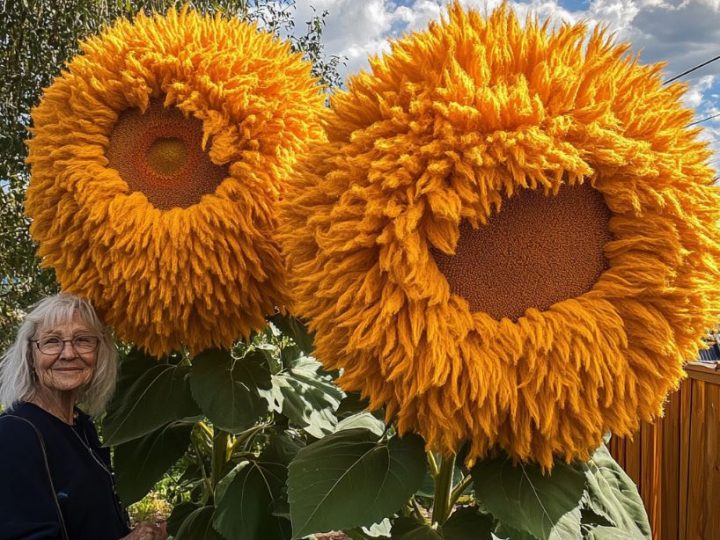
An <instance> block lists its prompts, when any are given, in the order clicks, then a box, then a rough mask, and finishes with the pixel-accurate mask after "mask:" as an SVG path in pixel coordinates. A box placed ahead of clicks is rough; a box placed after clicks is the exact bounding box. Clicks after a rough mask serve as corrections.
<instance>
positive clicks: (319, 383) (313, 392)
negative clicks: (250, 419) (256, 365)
mask: <svg viewBox="0 0 720 540" xmlns="http://www.w3.org/2000/svg"><path fill="white" fill-rule="evenodd" d="M321 367H322V366H321V365H320V362H318V361H317V360H315V359H314V358H312V357H310V356H300V357H298V358H296V359H295V360H294V361H293V362H292V363H291V364H289V365H288V366H286V367H285V368H284V369H283V370H282V371H281V372H280V373H277V374H275V375H273V376H272V385H271V386H270V387H269V388H263V389H261V390H260V392H259V393H260V395H262V396H263V397H264V398H265V399H266V400H267V402H268V404H269V406H270V410H271V411H275V412H279V413H282V414H283V415H285V416H287V418H288V419H289V420H290V421H291V422H292V423H293V424H295V425H297V426H299V427H301V428H303V429H304V430H305V431H307V432H308V433H309V434H310V435H312V436H313V437H316V438H320V437H322V436H323V435H326V434H327V433H331V432H332V431H334V430H335V426H336V425H337V418H336V417H335V414H334V412H335V411H336V410H337V408H338V406H339V405H340V401H341V400H342V399H343V398H344V397H345V394H344V393H343V391H342V390H340V389H339V388H338V387H337V386H335V385H334V384H333V382H332V377H331V376H330V375H327V374H323V373H321V372H320V370H321Z"/></svg>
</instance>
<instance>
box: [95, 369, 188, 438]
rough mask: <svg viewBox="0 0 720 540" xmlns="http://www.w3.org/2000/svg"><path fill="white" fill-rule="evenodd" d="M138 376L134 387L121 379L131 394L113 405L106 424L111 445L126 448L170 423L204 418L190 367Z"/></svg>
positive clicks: (127, 392)
mask: <svg viewBox="0 0 720 540" xmlns="http://www.w3.org/2000/svg"><path fill="white" fill-rule="evenodd" d="M133 365H134V364H133ZM121 372H122V365H121ZM137 374H138V376H137V378H136V379H135V380H134V382H132V383H130V380H129V379H128V378H127V377H125V378H123V377H122V375H121V379H123V381H124V384H126V385H127V390H126V391H125V392H123V394H122V395H119V396H118V399H116V400H115V401H114V402H113V404H112V406H111V407H110V408H109V411H108V414H107V416H106V417H105V421H104V422H103V435H104V437H105V444H107V445H111V446H114V445H118V444H122V443H124V442H127V441H131V440H133V439H137V438H138V437H142V436H143V435H147V434H148V433H151V432H153V431H155V430H156V429H158V428H160V427H162V426H164V425H166V424H169V423H170V422H175V421H177V420H183V419H193V418H198V417H200V415H201V413H200V409H199V408H198V406H197V404H196V403H195V401H194V400H193V398H192V394H191V393H190V385H189V381H188V378H189V376H190V367H189V366H176V365H173V364H154V365H153V366H152V367H149V368H148V369H146V370H145V371H142V372H139V371H138V372H137Z"/></svg>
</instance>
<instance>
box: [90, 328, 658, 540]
mask: <svg viewBox="0 0 720 540" xmlns="http://www.w3.org/2000/svg"><path fill="white" fill-rule="evenodd" d="M289 322H290V320H288V319H287V318H282V319H278V318H277V317H275V319H274V323H273V324H272V325H269V326H268V328H267V329H266V330H265V331H264V332H262V333H260V334H258V335H256V336H255V337H254V339H253V340H252V341H251V342H249V343H240V344H238V346H237V347H235V349H234V350H233V351H231V352H230V351H207V352H205V353H201V354H199V355H198V356H197V357H195V358H194V359H190V358H187V357H184V356H182V355H173V356H171V357H170V358H165V359H162V360H159V361H156V360H154V359H151V358H148V357H146V356H145V355H143V353H142V352H140V351H137V350H130V351H129V353H128V354H127V355H126V357H125V358H124V359H123V361H122V362H121V371H120V375H121V376H120V382H119V388H120V392H119V394H118V397H117V398H116V399H115V400H114V401H113V403H112V404H111V407H110V410H109V412H108V416H107V420H106V422H105V426H104V431H105V433H106V437H107V438H108V440H111V441H119V442H120V443H121V444H119V445H118V446H116V448H115V465H116V472H117V477H118V487H119V489H120V493H121V495H122V496H123V497H124V498H125V499H126V500H127V501H134V500H138V499H139V498H140V497H142V496H143V495H144V494H145V493H146V492H147V491H149V490H150V489H151V486H152V484H153V482H155V481H156V480H157V479H159V478H160V477H162V476H163V474H164V473H165V471H167V470H168V469H170V470H171V471H173V477H175V478H176V479H177V480H176V484H177V489H179V490H181V491H182V492H183V495H182V496H181V497H179V498H177V499H176V502H177V503H179V504H176V506H175V509H174V510H173V512H172V514H171V515H170V518H169V520H168V530H169V531H170V533H171V534H172V535H174V537H175V538H180V539H182V538H213V539H222V538H224V539H227V540H234V539H237V538H242V539H247V540H290V539H291V538H292V539H297V538H303V537H306V536H308V535H312V534H314V533H318V532H325V531H330V530H344V531H346V532H347V533H348V534H349V535H350V537H351V538H353V539H355V538H359V539H368V538H390V537H391V538H392V539H395V540H398V539H399V540H423V539H425V540H470V539H473V540H476V539H480V540H482V539H486V538H487V539H493V538H501V539H503V538H509V539H512V540H564V539H566V538H583V539H585V538H588V539H597V540H603V539H608V538H633V539H637V538H650V529H649V525H648V522H647V517H646V515H645V511H644V508H643V505H642V501H641V500H640V498H639V496H638V494H637V490H636V488H635V486H634V485H633V484H632V482H631V481H630V479H629V478H628V477H627V475H626V474H625V473H623V472H622V470H621V469H620V468H619V467H618V465H617V464H616V463H615V462H614V461H613V460H612V458H611V457H610V455H609V454H608V452H607V450H606V449H605V448H604V447H602V448H600V449H598V451H597V452H596V453H595V455H594V456H593V458H592V459H591V460H590V461H589V462H588V463H580V462H576V463H571V464H567V463H564V462H560V461H558V462H557V463H556V464H555V467H554V469H553V471H552V473H551V474H547V473H546V474H543V472H542V471H541V470H540V469H539V468H538V467H537V466H535V465H533V464H528V463H524V464H517V465H515V464H513V463H512V461H511V460H510V459H509V458H507V457H506V456H503V455H498V456H497V457H494V458H488V459H486V460H483V461H480V462H478V463H476V464H475V465H474V467H473V468H472V469H471V470H468V469H467V468H465V467H464V465H463V464H462V458H461V457H460V458H459V459H457V461H456V459H455V458H454V457H452V458H445V459H442V458H440V457H439V456H435V455H433V454H428V453H426V452H425V450H424V443H423V441H422V440H421V439H420V438H419V437H417V436H416V435H406V436H404V437H399V436H398V434H397V433H396V429H395V427H394V426H393V425H392V424H391V425H385V423H384V422H383V421H381V420H379V419H378V418H377V417H376V416H374V415H373V414H371V413H370V412H368V411H366V410H362V402H361V401H358V400H357V396H351V399H350V402H348V403H347V404H346V407H345V408H342V409H341V407H340V404H341V402H344V401H345V400H344V399H343V395H344V394H343V393H342V392H341V391H340V390H339V389H337V388H336V387H334V386H333V382H332V380H331V375H330V374H328V373H326V372H325V371H323V370H322V369H321V368H320V366H319V364H318V363H317V361H316V360H315V359H314V358H312V357H311V356H308V354H307V353H306V352H303V350H302V349H301V348H300V347H298V345H297V344H296V343H295V341H294V339H293V337H295V338H297V339H298V341H300V342H303V340H306V339H307V333H306V332H305V330H304V327H303V326H302V324H301V323H300V322H299V321H296V320H293V321H292V324H289ZM280 328H283V329H284V330H285V332H287V333H284V332H281V331H280ZM290 334H291V335H292V337H291V335H290ZM308 344H309V345H310V346H309V347H306V348H307V349H308V350H312V346H311V342H306V345H308ZM158 362H159V363H158ZM289 381H294V382H292V383H291V382H289ZM191 388H192V391H191V390H190V389H191ZM283 392H287V393H286V394H283ZM278 396H281V397H278ZM346 399H347V398H346ZM286 402H290V403H292V404H293V406H284V404H285V403H286ZM244 408H245V409H246V410H244V411H243V410H241V409H244ZM193 415H194V416H193ZM318 418H320V419H321V420H318ZM330 418H331V419H332V420H328V419H330ZM213 420H215V422H213ZM223 428H225V429H223ZM227 428H231V430H228V429H227ZM426 459H427V461H428V462H429V464H430V466H429V467H428V466H427V464H426ZM165 478H166V479H167V478H168V476H167V475H166V476H165ZM163 481H165V480H163ZM430 516H432V517H430ZM383 521H384V522H385V525H382V526H378V525H375V526H373V527H372V529H368V528H367V527H370V526H372V525H373V524H374V523H375V524H377V523H380V522H383ZM390 528H391V530H390Z"/></svg>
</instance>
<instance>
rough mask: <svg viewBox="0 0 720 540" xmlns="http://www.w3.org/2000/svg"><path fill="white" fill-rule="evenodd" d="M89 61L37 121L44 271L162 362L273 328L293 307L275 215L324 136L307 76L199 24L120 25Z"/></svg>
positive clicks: (30, 200)
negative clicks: (277, 313)
mask: <svg viewBox="0 0 720 540" xmlns="http://www.w3.org/2000/svg"><path fill="white" fill-rule="evenodd" d="M81 49H82V53H81V54H80V55H78V56H77V57H75V58H74V59H72V60H71V61H70V62H69V63H68V65H67V66H66V69H65V70H64V71H63V72H62V74H61V75H60V76H58V77H57V78H56V79H55V81H54V82H53V84H52V85H51V86H50V87H49V88H47V89H46V90H45V92H44V95H43V97H42V101H41V102H40V104H39V105H38V106H37V107H36V108H35V109H34V110H33V112H32V120H33V128H32V138H31V140H30V141H29V142H28V146H29V159H28V162H29V163H30V165H31V170H32V176H31V181H30V185H29V188H28V191H27V204H26V210H27V214H28V215H29V216H30V217H31V218H32V226H31V233H32V236H33V238H34V239H35V240H36V241H37V242H38V244H39V255H40V256H41V257H42V262H43V264H44V265H45V266H48V267H52V268H53V269H54V270H55V273H56V275H57V278H58V281H59V283H60V285H61V287H62V288H63V289H64V290H66V291H69V292H73V293H76V294H79V295H81V296H84V297H86V298H88V299H90V300H91V301H92V302H93V304H94V305H95V306H96V308H97V309H98V310H99V311H100V312H101V313H102V314H103V315H104V318H105V320H106V322H107V323H109V324H111V325H112V326H113V327H114V328H115V330H116V332H117V334H118V335H119V336H120V337H121V338H123V339H125V340H128V341H131V342H134V343H136V344H137V345H139V346H140V347H142V348H143V349H145V350H146V351H147V352H148V353H150V354H152V355H155V356H159V355H163V354H166V353H169V352H170V351H173V350H176V349H179V348H180V347H183V346H186V347H189V348H190V349H191V350H193V351H200V350H203V349H206V348H209V347H228V346H230V345H231V344H232V343H233V341H234V340H235V339H236V338H238V337H239V336H247V335H249V334H250V332H251V331H252V330H255V329H258V328H262V327H263V326H264V325H265V315H266V314H268V313H272V312H273V310H274V309H275V307H276V306H282V305H284V304H285V303H286V302H287V285H286V282H285V271H284V269H283V262H282V259H281V256H280V250H279V246H278V244H277V242H276V240H275V237H274V235H275V228H276V222H277V216H276V210H275V205H276V202H277V200H278V198H279V196H280V193H281V192H282V183H283V181H284V179H285V178H286V176H287V175H288V174H289V172H290V170H291V167H292V165H293V163H294V160H295V157H296V155H297V154H298V153H300V152H302V151H303V150H304V149H305V148H306V147H307V145H308V144H309V143H311V142H312V141H316V140H318V139H319V137H321V136H322V132H321V129H320V124H319V122H318V112H319V111H320V110H321V109H322V108H323V105H324V98H323V95H322V92H321V91H320V89H319V87H318V85H317V81H316V80H315V79H314V78H313V77H312V76H311V72H310V65H309V63H308V62H306V61H304V60H303V59H302V58H301V55H299V54H296V53H293V52H292V51H291V50H290V47H289V45H288V44H287V43H283V42H281V41H279V40H278V39H276V38H274V37H273V36H271V35H270V34H266V33H262V32H260V31H259V30H258V29H257V28H256V27H255V26H254V25H251V24H246V23H244V22H241V21H239V20H229V19H226V18H223V17H221V16H217V17H210V16H203V15H201V14H198V13H197V12H195V11H192V10H189V9H183V10H181V11H180V12H177V11H175V10H170V11H169V12H168V13H167V14H166V15H158V14H155V15H153V16H145V15H142V14H141V15H139V16H138V17H137V18H135V20H133V21H127V20H120V21H119V22H117V23H116V24H114V25H113V26H112V27H110V28H108V29H106V30H105V31H104V32H103V33H102V34H101V35H99V36H96V37H92V38H90V39H88V40H87V41H85V42H84V43H83V44H82V45H81Z"/></svg>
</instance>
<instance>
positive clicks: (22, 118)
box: [0, 0, 343, 348]
mask: <svg viewBox="0 0 720 540" xmlns="http://www.w3.org/2000/svg"><path fill="white" fill-rule="evenodd" d="M185 4H189V5H190V6H192V7H194V8H197V9H198V10H199V11H202V12H205V13H215V12H218V11H221V12H223V13H226V14H228V15H230V16H233V17H239V18H242V19H245V20H250V21H255V22H257V24H258V25H259V26H260V27H261V28H264V29H266V30H267V31H270V32H272V33H274V34H277V35H280V36H283V37H288V38H289V39H290V41H291V44H292V47H293V49H295V50H296V51H302V52H304V53H305V56H306V58H307V59H308V60H310V61H311V62H312V63H313V73H314V74H315V75H316V76H317V77H318V78H319V80H320V83H321V84H323V85H324V86H325V87H326V88H327V91H328V92H330V91H332V89H333V88H336V87H338V86H340V84H341V77H340V74H339V73H338V67H339V66H340V64H341V63H342V62H343V59H342V58H340V57H337V56H328V55H326V54H325V50H324V46H323V42H322V31H323V27H324V24H325V17H326V15H327V12H321V13H316V14H315V15H314V16H313V17H312V19H311V20H309V21H304V22H303V23H300V24H304V25H305V28H304V32H302V33H299V34H298V33H296V32H295V28H296V26H297V25H298V23H297V22H296V21H295V20H294V14H295V2H294V0H290V1H289V0H283V1H280V2H273V1H271V0H195V1H192V2H189V3H188V2H182V1H179V0H58V1H50V0H22V1H21V0H9V1H7V2H2V3H0V43H2V47H0V81H2V82H0V84H2V99H1V100H0V348H4V347H5V346H6V345H7V344H8V342H9V340H10V339H11V338H12V335H13V331H14V328H15V327H16V325H17V322H18V319H19V317H20V315H21V314H22V311H23V309H24V308H26V307H27V306H29V305H30V304H32V303H34V302H36V301H37V300H39V299H40V298H42V297H43V296H45V295H47V294H51V293H53V292H56V291H57V289H58V285H57V283H56V281H55V276H54V274H53V272H52V271H51V270H47V269H43V268H41V267H40V264H39V263H40V261H39V260H38V258H37V257H36V255H35V245H34V244H33V242H32V239H31V238H30V234H29V225H30V223H29V220H28V218H27V217H26V216H25V215H24V213H23V200H24V192H25V188H26V186H27V183H28V179H29V170H28V167H27V166H26V164H25V158H26V156H27V149H26V147H25V143H24V140H25V139H26V138H27V136H28V131H27V130H28V128H29V127H30V111H31V109H32V107H34V106H35V105H36V104H37V103H38V101H39V99H40V97H41V94H42V90H43V88H45V87H47V86H49V85H50V84H51V82H52V80H53V77H55V76H56V75H58V74H59V73H60V71H61V69H62V67H63V65H64V63H65V62H66V61H67V60H69V59H70V58H72V57H73V56H74V55H75V54H77V52H78V43H79V41H80V40H82V39H84V38H85V37H87V36H89V35H92V34H94V33H97V32H98V31H99V30H100V29H101V28H102V27H103V26H105V25H108V24H111V23H112V21H114V20H115V19H117V18H118V17H126V18H132V17H133V16H135V15H136V14H137V13H138V12H140V11H145V12H146V13H150V12H152V11H159V12H164V11H166V10H167V9H168V8H170V7H173V6H174V7H180V6H182V5H185Z"/></svg>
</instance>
